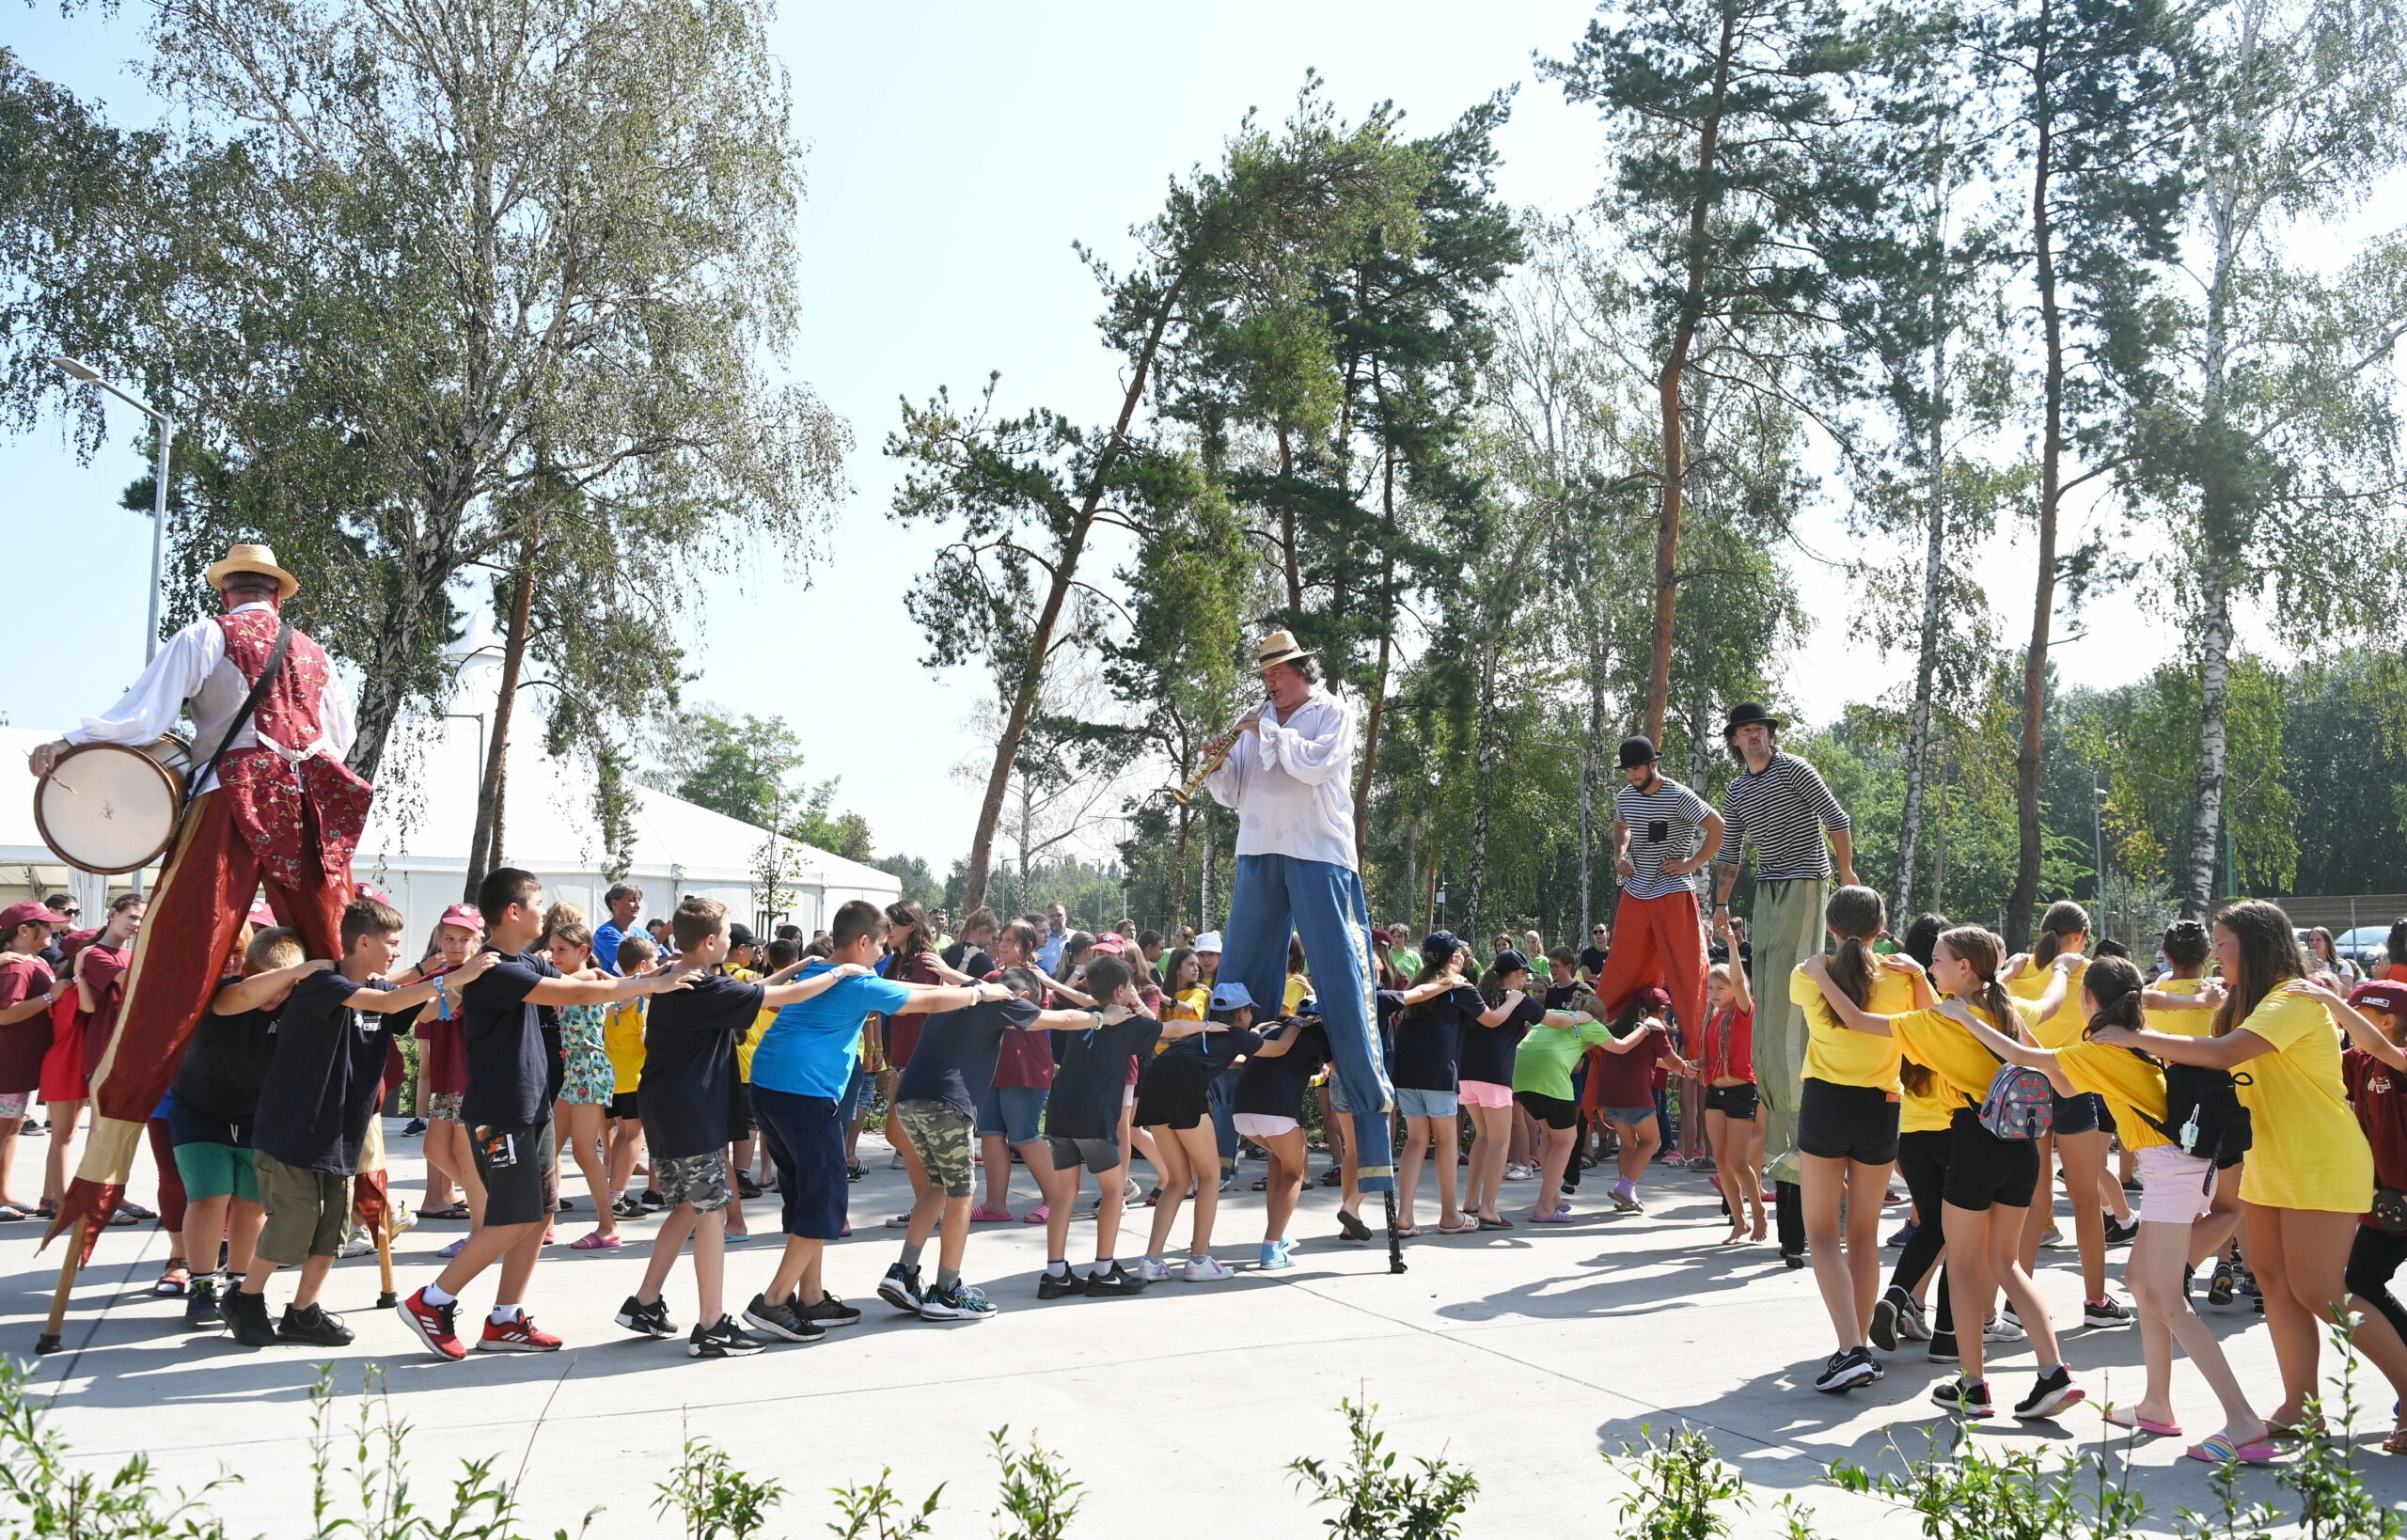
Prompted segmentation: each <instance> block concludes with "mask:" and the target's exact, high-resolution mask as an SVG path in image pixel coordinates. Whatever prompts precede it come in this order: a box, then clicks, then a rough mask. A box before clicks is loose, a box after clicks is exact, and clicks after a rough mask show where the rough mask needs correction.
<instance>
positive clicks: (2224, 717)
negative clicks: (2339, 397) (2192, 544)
mask: <svg viewBox="0 0 2407 1540" xmlns="http://www.w3.org/2000/svg"><path fill="white" fill-rule="evenodd" d="M2255 20H2256V18H2255V17H2254V16H2253V15H2244V16H2243V17H2242V27H2243V32H2242V38H2241V39H2240V46H2241V48H2242V57H2243V60H2244V61H2245V62H2246V64H2249V65H2253V63H2254V57H2255V53H2256V32H2255V27H2254V25H2253V23H2254V22H2255ZM2242 73H2243V74H2249V73H2253V71H2252V70H2249V69H2245V68H2243V71H2242ZM2232 194H2233V189H2232V188H2231V187H2230V186H2229V185H2220V186H2219V185H2215V184H2214V183H2213V182H2212V181H2210V184H2209V187H2208V197H2207V200H2206V202H2207V212H2208V218H2209V219H2210V221H2211V223H2212V225H2213V228H2214V233H2215V256H2214V271H2213V273H2212V274H2211V275H2210V277H2209V279H2208V283H2207V305H2206V316H2205V322H2206V324H2205V328H2204V332H2205V336H2204V341H2205V344H2206V346H2205V349H2204V356H2203V358H2202V360H2201V364H2202V368H2201V370H2200V372H2201V375H2202V379H2201V385H2202V388H2201V390H2200V392H2199V394H2200V397H2201V401H2200V405H2201V408H2202V410H2201V413H2200V416H2201V418H2202V419H2203V422H2202V426H2203V429H2204V431H2203V432H2201V433H2200V434H2199V435H2198V439H2197V441H2196V445H2195V448H2194V450H2193V452H2192V454H2191V457H2190V458H2191V469H2192V474H2193V475H2195V477H2196V478H2197V479H2198V482H2199V491H2198V537H2199V538H2198V542H2197V547H2198V564H2199V567H2200V572H2199V574H2198V621H2197V631H2198V668H2199V678H2198V684H2199V699H2198V707H2199V710H2198V785H2197V792H2196V794H2195V798H2194V799H2193V802H2192V806H2191V809H2190V811H2191V818H2190V831H2189V833H2190V848H2189V849H2188V850H2187V851H2186V852H2184V853H2183V857H2182V860H2181V862H2180V865H2179V872H2178V874H2177V880H2178V881H2179V885H2180V898H2181V914H2182V917H2183V918H2184V919H2205V918H2206V917H2207V911H2208V910H2209V908H2210V907H2211V906H2212V905H2213V904H2214V901H2215V899H2216V897H2217V896H2218V895H2217V894H2216V892H2215V852H2216V850H2217V849H2218V848H2219V847H2220V846H2221V845H2222V843H2223V842H2224V835H2225V833H2226V829H2225V820H2224V799H2225V796H2226V793H2227V791H2228V787H2227V785H2226V774H2227V771H2228V768H2229V754H2228V749H2229V728H2230V719H2229V718H2230V690H2231V641H2232V636H2231V577H2232V574H2233V573H2234V572H2235V571H2238V570H2240V563H2241V560H2242V555H2243V553H2242V537H2241V526H2242V516H2241V510H2240V508H2239V507H2238V506H2237V499H2236V497H2235V495H2234V478H2233V476H2232V472H2234V471H2236V470H2238V469H2239V468H2240V467H2238V466H2237V465H2234V464H2230V463H2229V456H2230V455H2231V453H2232V445H2231V439H2230V435H2229V433H2228V432H2226V429H2227V426H2228V422H2227V412H2226V403H2225V396H2224V387H2225V385H2226V383H2227V377H2228V374H2229V371H2230V366H2231V358H2230V316H2231V295H2232V288H2233V286H2234V284H2235V283H2236V281H2237V280H2238V278H2239V275H2240V256H2241V254H2240V250H2239V241H2238V239H2237V236H2236V234H2235V231H2236V230H2237V228H2238V221H2237V219H2236V218H2235V216H2234V212H2233V207H2232ZM2239 888H2240V873H2239V871H2238V869H2237V867H2236V866H2235V868H2234V870H2233V872H2232V880H2231V889H2232V891H2234V892H2237V891H2238V890H2239Z"/></svg>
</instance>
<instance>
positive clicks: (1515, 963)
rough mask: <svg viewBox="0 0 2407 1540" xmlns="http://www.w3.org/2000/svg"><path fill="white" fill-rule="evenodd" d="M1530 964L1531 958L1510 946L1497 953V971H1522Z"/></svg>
mask: <svg viewBox="0 0 2407 1540" xmlns="http://www.w3.org/2000/svg"><path fill="white" fill-rule="evenodd" d="M1529 966H1530V960H1529V959H1528V958H1527V957H1524V956H1522V955H1521V954H1520V953H1519V952H1518V951H1514V950H1513V949H1512V948H1510V947H1506V948H1505V949H1504V950H1503V951H1500V952H1498V953H1497V954H1496V971H1497V972H1499V973H1520V972H1524V971H1526V970H1527V969H1528V967H1529Z"/></svg>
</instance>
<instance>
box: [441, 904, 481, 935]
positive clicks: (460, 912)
mask: <svg viewBox="0 0 2407 1540" xmlns="http://www.w3.org/2000/svg"><path fill="white" fill-rule="evenodd" d="M435 923H436V924H438V925H457V926H459V927H460V928H461V929H462V930H464V931H477V932H482V931H483V930H484V928H485V917H484V912H483V911H482V910H480V909H479V908H478V907H477V906H476V905H475V904H453V905H451V907H449V908H448V909H446V910H444V911H443V918H442V919H438V920H436V921H435Z"/></svg>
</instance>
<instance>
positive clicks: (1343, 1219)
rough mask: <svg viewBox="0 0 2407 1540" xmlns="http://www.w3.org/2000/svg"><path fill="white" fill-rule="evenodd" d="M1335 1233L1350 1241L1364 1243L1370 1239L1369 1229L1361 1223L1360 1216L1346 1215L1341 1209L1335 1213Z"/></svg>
mask: <svg viewBox="0 0 2407 1540" xmlns="http://www.w3.org/2000/svg"><path fill="white" fill-rule="evenodd" d="M1337 1232H1338V1234H1341V1235H1344V1236H1345V1238H1346V1239H1347V1240H1350V1241H1366V1240H1369V1239H1370V1238H1371V1227H1370V1226H1369V1225H1367V1224H1364V1223H1363V1222H1362V1218H1361V1215H1359V1214H1348V1213H1346V1212H1345V1210H1344V1209H1342V1208H1341V1209H1339V1210H1338V1211H1337Z"/></svg>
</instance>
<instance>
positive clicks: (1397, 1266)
mask: <svg viewBox="0 0 2407 1540" xmlns="http://www.w3.org/2000/svg"><path fill="white" fill-rule="evenodd" d="M1380 1196H1381V1197H1383V1198H1385V1199H1386V1200H1387V1203H1388V1271H1389V1272H1391V1273H1400V1272H1402V1271H1404V1237H1403V1236H1401V1235H1399V1234H1396V1233H1395V1218H1396V1215H1395V1189H1394V1188H1393V1187H1390V1188H1389V1189H1388V1190H1387V1191H1386V1192H1384V1193H1381V1194H1380Z"/></svg>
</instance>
